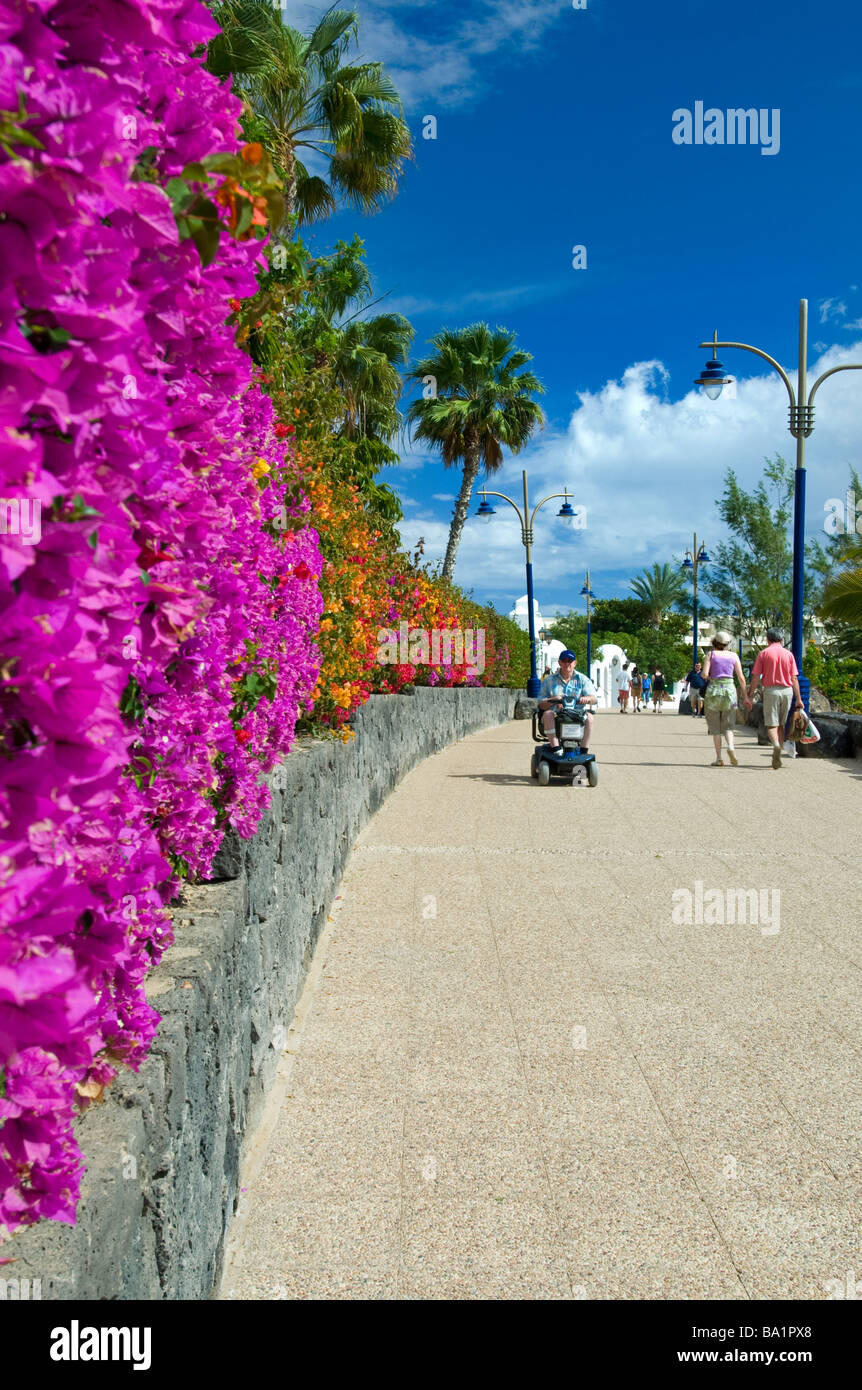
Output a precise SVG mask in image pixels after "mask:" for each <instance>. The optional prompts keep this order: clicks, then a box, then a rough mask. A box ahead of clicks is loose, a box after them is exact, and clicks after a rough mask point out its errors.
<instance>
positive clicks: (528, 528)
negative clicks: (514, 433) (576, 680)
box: [476, 470, 575, 700]
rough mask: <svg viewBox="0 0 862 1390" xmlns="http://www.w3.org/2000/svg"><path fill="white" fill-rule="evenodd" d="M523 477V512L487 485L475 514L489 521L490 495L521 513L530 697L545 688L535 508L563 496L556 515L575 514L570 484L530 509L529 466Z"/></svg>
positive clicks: (567, 518) (566, 517) (491, 511)
mask: <svg viewBox="0 0 862 1390" xmlns="http://www.w3.org/2000/svg"><path fill="white" fill-rule="evenodd" d="M521 477H522V478H523V480H524V510H523V512H522V511H521V508H520V507H519V506H518V504H517V502H513V501H512V499H511V497H507V496H506V494H505V492H489V491H488V489H487V488H484V487H483V488H482V502H481V505H480V507H479V509H478V511H477V512H476V516H478V517H481V518H482V520H483V521H490V519H491V517H492V516H495V515H496V513H495V509H494V508H493V507H492V506H491V505H490V504H489V502H488V498H489V497H501V498H502V499H503V501H504V502H508V503H509V506H510V507H514V508H515V511H516V512H517V513H518V520H519V521H520V523H521V543H522V544H523V546H524V549H525V550H526V552H527V622H528V625H529V632H530V679H529V680H528V681H527V694H528V695H529V697H530V699H531V700H535V699H536V698H537V697H538V694H539V691H540V690H541V688H542V682H541V681H540V680H539V677H538V674H537V671H536V624H535V620H534V616H533V521H534V520H535V516H536V512H537V511H538V510H539V508H540V507H544V505H545V503H546V502H551V501H552V500H553V499H554V498H555V497H562V498H563V505H562V507H561V508H560V510H559V511H558V512H557V516H559V517H562V519H563V520H564V521H571V520H572V518H573V517H574V516H575V512H574V511H573V509H572V504H571V502H570V501H569V496H570V494H569V489H568V488H565V489H564V490H563V491H562V492H552V493H550V494H549V496H547V497H543V498H542V500H541V502H537V503H536V505H535V507H534V508H533V510H532V512H531V511H530V499H529V495H528V492H527V474H526V470H525V471H524V472H523V473H522V474H521Z"/></svg>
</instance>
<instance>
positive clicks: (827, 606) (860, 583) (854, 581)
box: [821, 545, 862, 629]
mask: <svg viewBox="0 0 862 1390" xmlns="http://www.w3.org/2000/svg"><path fill="white" fill-rule="evenodd" d="M845 559H846V562H847V567H846V568H845V569H844V570H843V571H842V572H841V574H839V575H837V576H836V577H835V579H833V580H832V582H831V583H830V584H827V586H826V588H825V589H824V591H823V601H822V604H821V612H822V614H823V617H824V618H832V619H833V620H834V621H837V622H840V623H847V624H848V625H849V626H850V627H851V628H857V629H858V628H862V545H854V546H852V547H851V548H850V549H849V550H848V551H847V552H846V555H845Z"/></svg>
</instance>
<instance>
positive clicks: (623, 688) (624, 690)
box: [617, 662, 632, 714]
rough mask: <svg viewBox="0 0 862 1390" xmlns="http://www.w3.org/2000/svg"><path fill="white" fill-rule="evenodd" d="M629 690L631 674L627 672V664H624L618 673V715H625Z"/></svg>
mask: <svg viewBox="0 0 862 1390" xmlns="http://www.w3.org/2000/svg"><path fill="white" fill-rule="evenodd" d="M631 688H632V678H631V672H630V671H629V663H628V662H626V663H625V665H624V666H623V669H622V670H621V671H620V683H619V694H618V696H617V698H618V700H619V702H620V714H625V713H626V711H627V709H628V705H629V691H630V690H631Z"/></svg>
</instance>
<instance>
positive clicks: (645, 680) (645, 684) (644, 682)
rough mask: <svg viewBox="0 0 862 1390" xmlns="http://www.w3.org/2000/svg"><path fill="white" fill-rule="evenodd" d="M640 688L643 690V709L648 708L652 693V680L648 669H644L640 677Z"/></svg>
mask: <svg viewBox="0 0 862 1390" xmlns="http://www.w3.org/2000/svg"><path fill="white" fill-rule="evenodd" d="M641 688H642V690H643V704H644V709H649V701H650V695H651V693H652V681H651V680H650V677H649V672H648V671H644V673H643V675H642V677H641Z"/></svg>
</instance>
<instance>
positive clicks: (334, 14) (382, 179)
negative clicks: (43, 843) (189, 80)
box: [206, 0, 411, 224]
mask: <svg viewBox="0 0 862 1390" xmlns="http://www.w3.org/2000/svg"><path fill="white" fill-rule="evenodd" d="M212 9H213V15H214V17H215V19H216V21H217V22H218V23H219V24H220V25H221V28H222V32H221V33H220V34H218V35H216V37H215V38H214V39H212V40H211V42H210V44H209V47H208V49H207V61H206V65H207V68H208V69H209V71H210V72H213V73H215V74H216V75H217V76H219V77H227V76H232V77H233V79H234V90H235V91H236V92H237V93H238V94H239V95H240V96H242V97H243V98H244V99H245V102H246V106H247V108H248V112H249V113H250V114H247V116H246V118H245V119H244V129H245V133H246V136H247V137H248V139H250V140H258V141H259V142H260V143H261V144H263V145H265V146H266V148H267V149H268V150H269V152H270V154H271V155H272V158H273V160H274V161H275V163H276V165H277V166H278V168H279V170H280V172H281V173H282V174H283V176H284V182H285V201H286V216H290V215H292V214H294V213H295V214H296V216H297V221H298V223H299V224H302V223H307V222H314V221H317V220H319V219H320V218H323V217H327V216H328V215H329V214H330V213H332V212H334V211H335V208H336V205H337V202H338V199H339V198H342V199H345V200H346V201H347V202H349V203H351V204H353V206H355V207H357V208H359V209H360V211H362V212H372V211H375V210H376V209H377V208H379V207H380V206H381V204H382V203H383V202H385V200H386V199H387V198H389V197H391V196H392V195H393V194H394V193H395V192H396V189H397V187H398V179H399V176H400V174H401V170H402V167H403V164H404V161H405V159H407V158H408V157H409V156H410V154H411V142H410V131H409V129H408V127H407V125H406V124H405V122H404V119H403V111H402V106H401V101H400V99H399V96H398V92H397V91H396V89H395V86H394V84H393V82H392V80H391V78H389V77H388V76H387V74H386V72H385V71H384V69H383V65H382V64H381V63H358V62H356V63H351V62H344V61H343V60H344V58H345V55H346V54H347V52H348V49H349V48H350V46H351V43H352V42H354V41H355V40H356V37H357V32H358V22H359V21H358V17H357V15H356V13H355V11H353V10H336V9H331V10H327V12H326V14H325V15H324V16H323V18H322V19H321V20H320V23H319V24H318V25H317V26H316V28H315V29H314V31H313V33H312V34H311V35H309V36H308V37H306V36H305V35H303V34H301V33H300V32H299V31H298V30H297V29H292V28H290V26H289V25H287V24H284V23H282V19H281V15H280V13H279V12H278V10H277V9H275V8H274V7H273V4H272V0H220V2H219V3H217V4H214V5H213V6H212ZM305 150H310V151H312V152H313V153H316V154H317V155H318V156H323V157H324V158H325V159H326V160H327V161H328V166H327V170H326V174H327V177H325V178H324V177H321V176H319V175H312V174H310V173H309V172H308V169H307V167H306V165H305V163H303V158H302V155H301V154H300V153H299V152H300V151H305Z"/></svg>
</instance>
